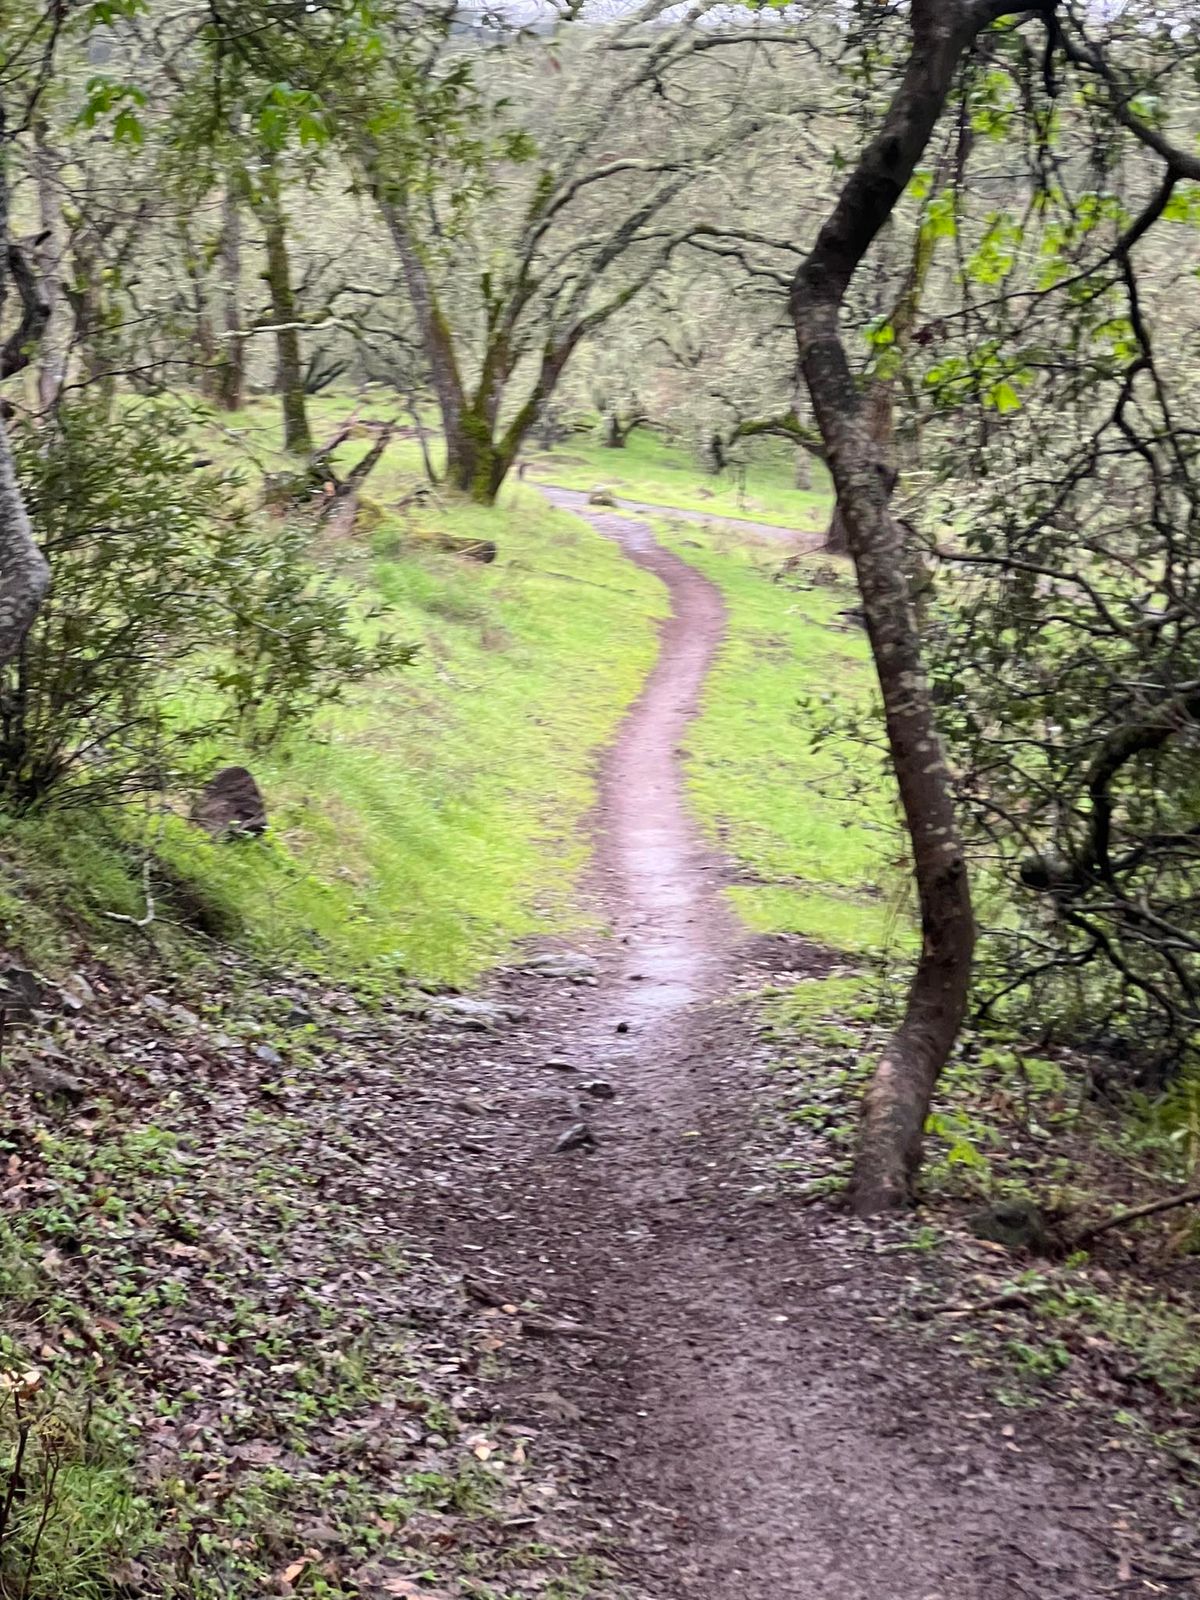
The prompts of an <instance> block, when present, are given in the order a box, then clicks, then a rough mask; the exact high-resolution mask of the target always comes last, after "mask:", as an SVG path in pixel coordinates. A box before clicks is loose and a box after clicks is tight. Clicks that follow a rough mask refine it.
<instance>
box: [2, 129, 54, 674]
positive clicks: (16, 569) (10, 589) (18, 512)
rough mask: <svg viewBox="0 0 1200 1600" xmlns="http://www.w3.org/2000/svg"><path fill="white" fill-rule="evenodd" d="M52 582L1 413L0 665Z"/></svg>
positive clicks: (13, 653)
mask: <svg viewBox="0 0 1200 1600" xmlns="http://www.w3.org/2000/svg"><path fill="white" fill-rule="evenodd" d="M4 157H5V117H4V102H3V101H2V100H0V316H2V315H3V312H4V302H5V299H6V298H7V289H8V265H7V262H8V173H7V170H6V166H5V159H4ZM49 587H50V568H49V565H48V564H47V562H46V558H45V556H43V554H42V552H41V551H40V550H39V549H38V547H37V545H36V544H35V543H34V539H33V529H32V528H31V527H30V525H29V517H28V515H27V513H26V511H25V502H24V500H23V499H22V497H21V489H20V485H19V484H18V483H17V474H16V471H15V469H14V467H13V459H12V451H11V450H10V449H9V446H8V434H7V432H6V431H5V427H4V420H3V416H2V415H0V667H5V666H7V665H8V663H9V662H10V661H13V660H15V659H16V657H17V656H18V655H19V654H20V650H21V645H22V643H23V642H24V639H25V635H26V634H27V633H28V632H29V629H30V626H31V625H32V623H33V619H34V618H35V617H36V616H37V614H38V610H39V608H40V607H41V604H42V601H43V600H44V598H45V596H46V591H47V589H48V588H49Z"/></svg>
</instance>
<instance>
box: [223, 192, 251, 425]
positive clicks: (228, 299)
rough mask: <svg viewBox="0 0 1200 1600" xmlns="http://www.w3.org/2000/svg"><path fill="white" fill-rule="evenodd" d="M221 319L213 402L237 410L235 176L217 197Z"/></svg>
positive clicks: (238, 226)
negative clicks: (218, 204)
mask: <svg viewBox="0 0 1200 1600" xmlns="http://www.w3.org/2000/svg"><path fill="white" fill-rule="evenodd" d="M220 260H221V320H222V322H223V323H224V333H225V336H224V338H223V339H222V340H221V353H220V355H219V357H218V360H217V385H216V399H217V404H218V405H219V406H220V407H221V409H222V410H224V411H240V410H241V408H242V401H243V399H244V390H245V384H246V341H245V338H244V337H243V336H242V332H241V328H242V292H241V291H242V212H241V207H240V205H239V196H238V191H237V186H236V183H235V180H234V178H233V177H232V176H230V177H228V178H227V179H226V180H225V191H224V194H223V195H222V197H221V248H220Z"/></svg>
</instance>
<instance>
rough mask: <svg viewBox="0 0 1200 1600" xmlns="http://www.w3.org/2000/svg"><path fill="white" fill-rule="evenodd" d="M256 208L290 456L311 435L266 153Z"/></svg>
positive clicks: (277, 199)
mask: <svg viewBox="0 0 1200 1600" xmlns="http://www.w3.org/2000/svg"><path fill="white" fill-rule="evenodd" d="M258 207H259V214H260V216H261V218H262V222H263V245H264V248H265V250H266V254H267V270H266V272H265V273H264V274H263V277H264V279H265V280H266V284H267V289H268V291H269V293H270V297H271V321H272V327H273V330H274V333H275V353H276V371H275V390H276V393H277V394H278V395H279V398H280V402H281V404H282V406H283V443H284V448H285V449H286V450H288V451H289V452H290V453H291V454H292V455H297V456H310V455H311V454H312V450H313V439H312V430H311V429H310V427H309V423H308V404H307V399H306V396H305V392H304V363H303V360H302V358H301V353H300V324H299V312H298V308H297V304H296V295H295V291H294V290H293V288H292V263H291V257H290V255H289V252H288V240H287V216H286V214H285V212H284V208H283V196H282V193H281V189H280V183H279V169H278V167H277V166H276V164H275V161H274V159H273V158H268V159H267V160H266V161H264V163H263V170H262V176H261V179H260V187H259V197H258Z"/></svg>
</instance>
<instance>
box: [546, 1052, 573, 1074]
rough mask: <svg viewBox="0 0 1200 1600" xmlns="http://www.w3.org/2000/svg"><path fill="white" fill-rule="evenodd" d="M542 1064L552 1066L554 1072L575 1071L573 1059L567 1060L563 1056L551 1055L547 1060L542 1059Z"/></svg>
mask: <svg viewBox="0 0 1200 1600" xmlns="http://www.w3.org/2000/svg"><path fill="white" fill-rule="evenodd" d="M542 1065H543V1066H544V1067H550V1068H552V1069H553V1070H554V1071H555V1072H574V1071H575V1063H574V1062H573V1061H568V1060H567V1058H566V1057H565V1056H551V1057H550V1058H549V1059H548V1060H546V1061H543V1062H542Z"/></svg>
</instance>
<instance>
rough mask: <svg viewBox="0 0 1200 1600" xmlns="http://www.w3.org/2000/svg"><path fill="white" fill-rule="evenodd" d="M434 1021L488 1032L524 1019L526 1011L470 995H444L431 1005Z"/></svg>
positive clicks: (432, 1019)
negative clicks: (477, 998) (474, 998)
mask: <svg viewBox="0 0 1200 1600" xmlns="http://www.w3.org/2000/svg"><path fill="white" fill-rule="evenodd" d="M428 1015H429V1017H430V1020H431V1021H433V1022H447V1023H449V1024H450V1025H451V1026H452V1027H455V1028H467V1029H470V1030H471V1031H473V1032H475V1033H487V1032H490V1031H492V1030H493V1029H496V1028H502V1027H503V1026H504V1025H505V1023H508V1022H522V1021H524V1017H525V1013H524V1012H523V1011H520V1010H518V1009H517V1008H515V1007H513V1006H506V1005H500V1004H497V1003H496V1002H495V1001H492V1000H473V999H471V998H470V996H468V995H459V994H455V995H444V996H442V997H441V998H439V999H437V1000H435V1001H434V1002H433V1003H432V1005H431V1006H430V1007H429V1012H428Z"/></svg>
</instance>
